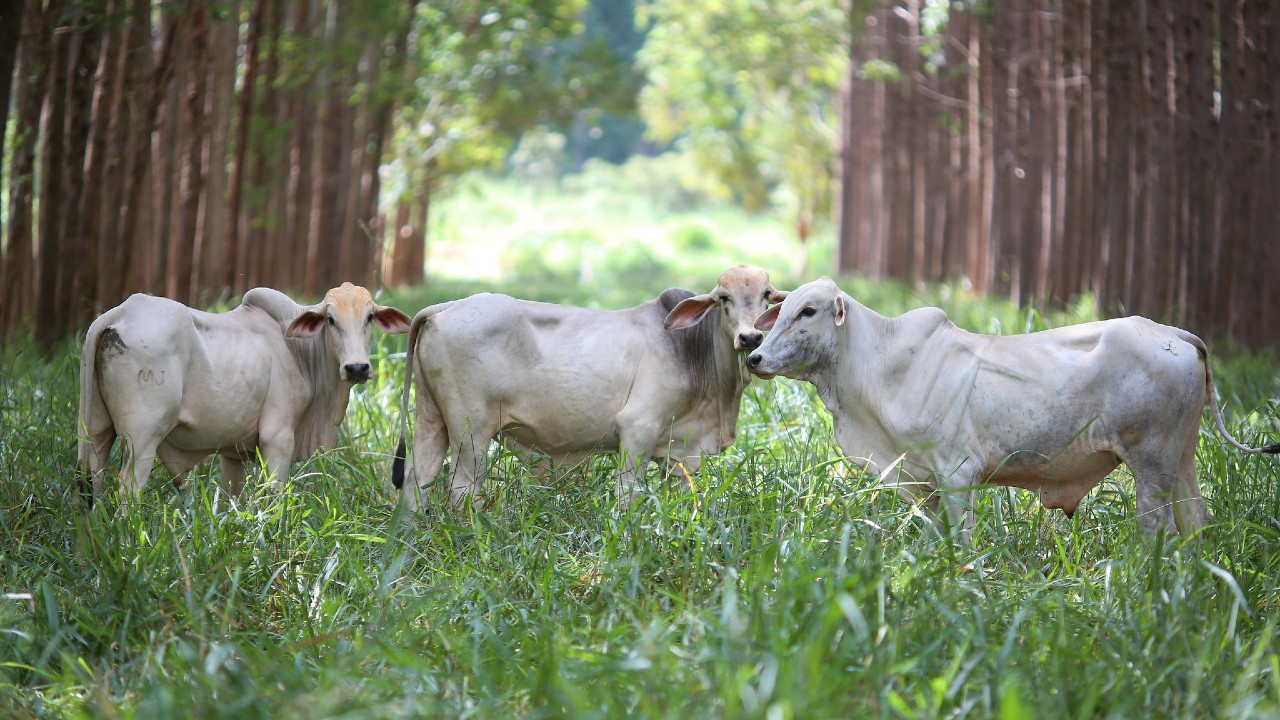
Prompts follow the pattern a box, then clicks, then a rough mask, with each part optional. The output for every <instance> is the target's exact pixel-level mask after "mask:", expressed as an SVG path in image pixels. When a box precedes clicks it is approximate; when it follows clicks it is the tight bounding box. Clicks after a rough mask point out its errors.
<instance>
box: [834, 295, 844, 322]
mask: <svg viewBox="0 0 1280 720" xmlns="http://www.w3.org/2000/svg"><path fill="white" fill-rule="evenodd" d="M835 306H836V309H835V315H836V326H837V327H839V326H841V325H843V324H844V298H843V297H841V296H839V295H837V296H836V300H835Z"/></svg>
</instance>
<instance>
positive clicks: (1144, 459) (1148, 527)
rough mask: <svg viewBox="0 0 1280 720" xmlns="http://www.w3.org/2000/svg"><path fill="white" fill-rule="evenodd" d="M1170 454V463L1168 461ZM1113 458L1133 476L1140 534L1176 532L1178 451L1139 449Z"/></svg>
mask: <svg viewBox="0 0 1280 720" xmlns="http://www.w3.org/2000/svg"><path fill="white" fill-rule="evenodd" d="M1170 451H1172V460H1173V462H1170V459H1171V457H1170ZM1117 455H1119V457H1120V459H1121V460H1122V461H1124V464H1125V465H1127V466H1129V471H1130V472H1132V473H1133V485H1134V490H1135V493H1136V495H1137V508H1138V524H1139V525H1140V526H1141V527H1142V529H1143V531H1144V532H1146V533H1147V534H1149V535H1155V534H1156V533H1157V532H1158V531H1159V530H1161V529H1163V530H1164V531H1165V532H1168V533H1170V534H1172V533H1175V532H1177V529H1178V527H1177V521H1176V519H1175V516H1174V511H1173V505H1174V501H1175V500H1176V499H1177V495H1176V493H1175V488H1176V486H1177V484H1178V472H1179V469H1180V468H1179V464H1180V463H1181V460H1182V457H1181V452H1180V451H1179V450H1178V449H1176V448H1166V447H1154V448H1153V447H1149V446H1139V447H1137V448H1133V449H1127V450H1126V451H1125V452H1123V453H1117ZM1197 494H1198V493H1197Z"/></svg>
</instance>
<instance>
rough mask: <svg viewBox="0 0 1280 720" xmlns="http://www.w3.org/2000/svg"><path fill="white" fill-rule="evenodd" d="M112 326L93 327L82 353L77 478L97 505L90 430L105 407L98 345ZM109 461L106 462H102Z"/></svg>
mask: <svg viewBox="0 0 1280 720" xmlns="http://www.w3.org/2000/svg"><path fill="white" fill-rule="evenodd" d="M109 327H110V326H109V325H108V324H106V323H93V324H92V325H90V326H89V331H88V332H87V333H85V336H84V345H82V346H81V349H80V409H79V412H78V414H77V415H76V477H77V479H78V481H79V486H80V488H79V489H80V494H81V496H83V497H86V498H87V499H88V502H89V504H90V506H92V504H93V474H92V470H91V469H92V467H93V460H94V457H93V454H94V449H93V437H92V434H91V433H90V432H89V428H91V427H94V426H95V424H96V423H95V422H94V410H95V408H99V407H103V401H102V390H101V387H100V386H99V383H98V344H99V343H100V342H101V340H102V333H103V331H104V330H107V329H108V328H109ZM102 459H103V460H105V458H102Z"/></svg>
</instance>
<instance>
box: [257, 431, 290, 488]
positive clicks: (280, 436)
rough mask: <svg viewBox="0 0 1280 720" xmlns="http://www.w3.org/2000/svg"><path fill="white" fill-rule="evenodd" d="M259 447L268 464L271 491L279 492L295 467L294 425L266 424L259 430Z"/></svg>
mask: <svg viewBox="0 0 1280 720" xmlns="http://www.w3.org/2000/svg"><path fill="white" fill-rule="evenodd" d="M258 445H259V447H261V448H262V459H263V461H264V462H266V464H267V474H268V475H270V476H271V489H272V490H276V491H279V490H280V489H281V488H282V487H283V486H284V483H285V481H286V480H288V479H289V468H290V466H291V465H293V447H294V439H293V425H291V424H289V425H286V424H284V423H264V424H263V426H262V427H259V428H258Z"/></svg>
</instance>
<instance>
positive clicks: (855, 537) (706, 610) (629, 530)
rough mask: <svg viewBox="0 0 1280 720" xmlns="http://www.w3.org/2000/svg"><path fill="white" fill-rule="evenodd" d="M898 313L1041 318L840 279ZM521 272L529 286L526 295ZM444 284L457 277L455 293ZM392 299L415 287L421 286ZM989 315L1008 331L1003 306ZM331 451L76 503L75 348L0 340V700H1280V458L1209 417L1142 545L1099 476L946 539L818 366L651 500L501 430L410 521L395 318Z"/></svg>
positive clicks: (240, 706)
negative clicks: (290, 464)
mask: <svg viewBox="0 0 1280 720" xmlns="http://www.w3.org/2000/svg"><path fill="white" fill-rule="evenodd" d="M844 285H845V287H846V289H849V290H850V291H851V292H854V294H855V295H856V296H858V297H860V298H861V299H863V301H864V302H865V303H866V304H868V305H870V306H872V307H873V308H875V309H877V310H880V311H881V312H885V313H887V314H896V313H897V312H901V311H902V310H905V309H907V308H908V307H913V306H915V305H919V304H923V303H924V302H934V301H937V302H943V303H944V304H946V305H947V307H948V309H949V310H950V311H951V313H952V315H953V317H955V318H956V319H957V322H958V323H960V324H962V325H967V326H969V327H971V328H972V329H976V330H982V331H992V330H999V331H1003V332H1021V331H1024V330H1028V329H1036V328H1038V327H1042V326H1044V325H1046V324H1058V323H1061V322H1067V321H1075V320H1079V319H1086V318H1082V317H1079V311H1078V310H1073V311H1071V312H1069V313H1067V314H1050V315H1048V316H1041V315H1038V314H1035V313H1031V312H1027V311H1020V310H1018V309H1016V308H1012V307H1009V306H1006V305H1003V304H1000V303H997V302H993V301H988V300H979V299H974V298H969V297H967V296H965V294H964V293H963V292H962V291H961V290H959V289H958V288H950V289H945V288H944V289H933V290H930V291H929V293H930V295H929V296H928V297H925V298H921V297H917V296H916V294H915V293H914V292H912V291H910V290H908V289H906V288H903V287H901V286H891V285H886V284H874V285H873V284H868V283H863V282H861V281H849V282H845V283H844ZM510 291H511V292H517V290H516V289H514V288H512V289H510ZM432 292H441V291H440V290H439V289H437V290H434V291H432ZM405 309H407V310H413V309H416V308H413V307H410V306H407V305H406V306H405ZM993 326H995V327H993ZM376 342H377V345H376V347H375V353H374V355H375V363H376V364H377V365H378V376H377V378H376V379H375V380H374V381H372V382H370V383H368V384H366V385H365V386H362V387H361V388H359V389H358V390H357V391H356V392H355V395H354V397H353V401H352V405H351V408H350V410H349V412H348V418H347V423H346V426H345V430H344V433H343V436H342V443H341V446H340V447H338V448H337V449H334V450H332V451H329V452H326V453H322V454H320V455H318V456H316V457H315V458H313V459H311V460H310V461H308V462H306V463H301V464H299V465H296V466H295V467H294V473H293V478H292V481H291V482H290V483H289V484H288V486H287V488H286V490H285V491H284V492H283V493H272V492H271V491H270V490H269V489H268V488H267V487H265V486H264V485H262V484H261V483H259V482H257V481H256V480H255V479H254V478H252V477H251V478H250V481H249V483H248V488H247V490H246V492H245V494H244V495H243V496H242V497H239V498H227V497H224V496H223V495H222V494H221V493H220V491H219V490H218V488H217V470H216V464H208V465H206V466H203V467H202V468H200V469H199V470H197V472H196V473H195V474H194V475H193V477H192V478H191V480H190V482H189V484H188V485H189V489H188V490H186V491H184V492H177V491H175V490H174V489H173V488H172V487H171V486H169V485H168V484H167V483H162V482H161V479H160V476H159V474H158V473H157V475H156V476H155V477H154V478H153V482H152V486H151V489H149V490H148V491H147V492H146V493H144V494H143V496H142V500H141V502H140V503H138V504H136V505H132V504H124V505H122V504H121V502H120V501H118V500H116V499H113V498H108V499H107V500H106V501H104V502H99V503H97V504H96V505H95V506H94V507H93V509H92V510H87V509H86V508H85V505H84V504H83V502H82V501H81V499H80V495H79V489H78V487H77V485H76V483H75V478H74V472H73V470H74V467H73V466H74V457H75V452H74V442H75V430H74V422H75V420H74V418H75V406H76V400H77V392H78V391H77V386H76V372H77V360H78V347H77V346H76V345H75V344H74V343H70V342H69V343H66V344H65V345H63V346H62V347H60V348H59V349H58V350H57V351H56V352H55V354H54V356H53V357H52V358H51V359H48V360H46V359H43V358H39V357H37V356H36V355H35V353H34V351H33V350H32V349H31V346H30V345H28V344H25V343H15V344H12V345H11V346H10V347H9V348H8V349H7V350H6V351H5V354H4V357H3V361H2V362H3V365H2V367H0V378H2V382H3V384H2V385H0V420H2V423H3V432H2V433H0V475H2V476H3V479H2V480H0V554H2V557H3V564H0V592H3V593H4V595H3V596H2V597H0V716H15V717H45V716H53V717H82V716H104V717H112V716H120V717H146V718H174V717H235V718H249V717H273V718H283V717H288V718H294V717H297V718H313V717H338V716H341V717H349V718H359V717H368V718H385V717H422V716H449V717H453V716H468V717H495V718H496V717H504V718H505V717H513V716H530V717H546V716H569V717H618V716H634V717H678V718H685V719H687V718H690V717H703V716H712V717H716V716H719V717H782V718H788V717H790V718H811V717H995V716H1001V717H1010V718H1020V717H1023V718H1039V717H1094V716H1103V717H1117V718H1133V717H1187V718H1200V717H1274V716H1276V715H1277V714H1278V713H1280V643H1277V641H1276V630H1277V627H1276V624H1277V620H1276V617H1278V616H1280V613H1277V609H1278V605H1280V580H1277V578H1280V488H1278V487H1277V466H1276V461H1275V460H1273V459H1269V458H1259V457H1253V456H1244V455H1241V454H1239V453H1235V452H1232V451H1229V450H1227V449H1225V448H1224V447H1223V443H1222V442H1221V441H1220V440H1219V439H1218V438H1217V437H1216V436H1215V435H1213V434H1209V433H1206V434H1205V435H1204V436H1203V437H1202V440H1201V444H1200V450H1199V455H1198V459H1199V463H1200V473H1201V478H1202V485H1203V487H1204V492H1205V494H1206V497H1207V499H1208V502H1209V505H1210V508H1211V511H1212V512H1213V514H1214V521H1213V524H1212V525H1211V526H1210V527H1209V528H1208V530H1207V531H1206V532H1205V534H1204V536H1203V537H1202V538H1201V539H1200V540H1199V541H1197V542H1193V543H1184V542H1182V541H1181V540H1177V539H1166V538H1156V539H1151V538H1146V537H1143V536H1142V535H1141V534H1140V533H1139V532H1138V527H1137V522H1136V520H1135V518H1134V506H1133V499H1132V482H1131V480H1130V479H1129V478H1128V476H1127V475H1126V474H1125V473H1124V472H1123V471H1121V472H1117V473H1115V474H1114V475H1113V476H1112V477H1111V478H1110V479H1108V481H1107V482H1105V483H1104V484H1103V485H1101V486H1100V487H1099V488H1098V489H1096V490H1095V491H1094V492H1093V493H1091V494H1090V495H1089V496H1088V498H1086V501H1085V502H1084V504H1083V505H1082V507H1081V509H1080V511H1079V512H1078V513H1077V514H1076V516H1075V518H1074V519H1070V520H1068V519H1067V518H1066V517H1065V516H1064V515H1062V514H1061V513H1059V512H1049V511H1045V510H1043V509H1041V508H1040V507H1039V506H1038V505H1037V504H1036V503H1035V502H1034V500H1033V498H1032V496H1031V495H1030V494H1029V493H1025V492H1021V491H1013V490H1008V489H999V488H991V489H987V490H984V491H983V492H981V493H980V494H979V499H978V502H977V507H976V515H977V525H976V527H975V530H974V534H973V539H972V542H971V543H970V544H969V545H967V546H963V545H958V544H956V543H953V542H951V541H949V540H945V539H943V538H941V537H939V535H938V533H937V531H936V530H935V529H934V528H933V526H932V525H931V524H930V523H929V522H928V521H926V520H924V519H923V517H922V516H921V514H920V513H919V512H918V511H916V510H915V509H914V508H913V507H912V506H911V505H909V504H907V503H905V502H903V501H902V500H901V499H899V498H898V497H897V496H896V495H895V494H893V493H892V492H891V491H888V490H886V489H883V488H881V487H880V486H878V485H877V484H876V483H874V482H873V481H871V480H869V479H867V478H866V477H864V476H863V475H862V474H861V473H860V472H858V471H857V470H856V469H854V468H853V467H852V466H851V465H849V464H847V463H845V462H844V461H843V460H842V459H841V458H840V456H839V454H838V451H837V450H836V449H835V448H834V447H833V445H832V440H831V430H830V420H829V417H828V416H827V414H826V412H825V410H823V409H822V408H821V404H820V403H819V402H818V401H817V399H816V397H815V396H814V394H813V392H812V390H811V389H810V388H809V387H808V386H806V385H803V384H799V383H792V382H789V381H774V382H771V383H753V384H752V386H751V387H750V389H749V390H748V393H747V396H746V398H745V399H744V402H743V413H742V416H741V418H740V420H739V424H738V436H737V437H738V439H737V443H736V444H735V445H734V446H733V447H732V448H730V449H729V450H728V451H727V452H726V453H724V454H723V455H722V456H720V457H718V458H714V459H711V460H709V461H708V462H706V463H705V464H704V466H703V467H702V468H701V469H700V470H699V471H697V472H696V473H693V474H692V475H691V476H690V478H689V481H685V480H683V479H671V480H663V479H662V478H660V477H659V476H658V474H657V472H656V471H655V472H653V473H651V475H650V477H649V481H648V485H647V488H646V491H645V492H644V494H643V495H642V497H641V498H640V500H639V501H638V502H637V503H636V504H635V506H634V507H631V508H626V507H619V506H618V505H617V504H616V503H615V502H614V500H613V498H612V480H611V478H610V475H609V473H610V471H611V470H612V467H613V462H614V460H613V459H612V458H610V457H608V456H603V457H600V458H596V459H594V460H593V461H592V462H591V463H589V464H588V465H587V466H586V467H584V468H574V469H567V470H565V471H564V472H563V473H559V474H555V475H553V476H551V477H542V476H536V475H531V474H530V473H529V472H528V471H527V470H526V469H525V468H524V467H523V466H521V465H520V464H519V463H516V462H514V461H513V460H512V459H511V458H508V457H500V458H499V460H498V462H496V463H495V465H494V468H493V471H492V472H491V473H490V476H489V478H488V479H487V481H486V484H485V494H486V504H485V509H484V510H483V511H475V512H473V511H471V510H465V511H463V510H455V509H453V508H451V507H449V506H448V505H447V503H445V502H444V500H443V498H441V497H439V496H438V495H433V496H431V497H430V498H429V499H428V501H427V503H426V508H425V512H424V513H423V515H422V516H421V517H417V518H409V517H403V516H402V515H400V514H398V513H397V512H396V510H395V506H394V504H393V500H394V494H393V492H392V488H391V487H390V482H389V480H388V474H389V473H388V467H389V454H390V451H391V449H392V448H393V446H394V441H395V439H396V438H397V436H398V433H399V389H400V382H401V380H400V378H401V373H400V366H399V365H398V358H397V357H396V353H397V352H399V351H400V350H401V348H402V346H403V339H402V338H381V337H380V339H378V340H377V341H376ZM1215 370H1216V378H1217V381H1218V383H1219V387H1220V389H1221V393H1222V395H1223V397H1224V398H1225V399H1226V400H1227V403H1228V424H1229V426H1230V427H1231V428H1232V430H1233V432H1236V433H1237V435H1238V436H1240V437H1242V438H1247V439H1249V440H1250V441H1261V440H1263V439H1266V440H1268V441H1273V440H1274V439H1275V436H1276V431H1277V425H1276V413H1275V407H1276V402H1275V401H1274V400H1273V399H1271V398H1274V397H1275V396H1277V395H1278V394H1280V392H1278V391H1280V382H1278V381H1277V372H1278V371H1280V363H1277V362H1276V360H1275V359H1274V358H1273V357H1270V356H1250V355H1242V354H1238V353H1237V354H1231V353H1222V354H1221V357H1218V358H1216V361H1215Z"/></svg>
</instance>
